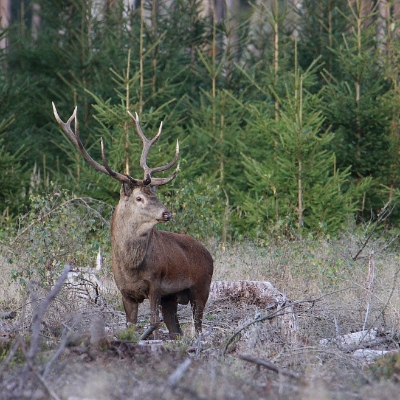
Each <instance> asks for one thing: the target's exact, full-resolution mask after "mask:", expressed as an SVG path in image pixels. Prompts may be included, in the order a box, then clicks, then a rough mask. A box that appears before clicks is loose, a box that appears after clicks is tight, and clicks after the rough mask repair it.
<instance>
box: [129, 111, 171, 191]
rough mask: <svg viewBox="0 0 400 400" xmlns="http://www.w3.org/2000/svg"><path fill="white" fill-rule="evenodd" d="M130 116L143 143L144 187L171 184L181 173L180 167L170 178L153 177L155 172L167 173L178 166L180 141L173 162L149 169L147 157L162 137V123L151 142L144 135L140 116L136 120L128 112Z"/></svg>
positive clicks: (141, 162) (141, 161)
mask: <svg viewBox="0 0 400 400" xmlns="http://www.w3.org/2000/svg"><path fill="white" fill-rule="evenodd" d="M128 114H129V116H130V117H131V118H132V120H133V122H134V123H135V125H136V129H137V133H138V134H139V136H140V138H141V139H142V142H143V150H142V155H141V157H140V166H141V167H142V168H143V170H144V180H143V184H144V185H151V186H162V185H165V184H166V183H168V182H171V181H172V180H173V179H174V178H175V177H176V175H177V173H178V171H179V165H178V167H177V168H176V170H175V171H174V173H173V174H172V175H171V176H170V177H168V178H152V177H151V175H152V174H154V173H155V172H161V171H166V170H167V169H169V168H171V167H173V166H174V165H175V164H176V162H177V161H178V157H179V141H178V140H177V141H176V150H175V156H174V159H173V160H172V161H171V162H169V163H168V164H165V165H163V166H162V167H155V168H149V166H148V165H147V157H148V155H149V152H150V148H151V146H152V145H153V144H154V143H155V142H156V141H157V139H158V138H159V137H160V135H161V131H162V122H161V124H160V128H159V130H158V133H157V135H156V136H154V138H153V139H151V140H149V139H147V138H146V136H145V135H144V133H143V131H142V127H141V126H140V123H139V116H138V114H137V113H135V115H136V118H135V117H134V116H133V115H132V114H131V113H130V112H129V111H128Z"/></svg>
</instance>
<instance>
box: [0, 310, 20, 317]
mask: <svg viewBox="0 0 400 400" xmlns="http://www.w3.org/2000/svg"><path fill="white" fill-rule="evenodd" d="M16 316H17V313H16V312H15V311H8V312H2V313H0V319H14V318H15V317H16Z"/></svg>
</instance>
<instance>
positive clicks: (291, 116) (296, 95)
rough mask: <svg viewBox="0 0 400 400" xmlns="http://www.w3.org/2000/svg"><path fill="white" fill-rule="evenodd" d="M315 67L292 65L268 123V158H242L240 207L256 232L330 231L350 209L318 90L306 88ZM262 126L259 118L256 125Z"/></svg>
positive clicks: (346, 185) (346, 182) (348, 191)
mask: <svg viewBox="0 0 400 400" xmlns="http://www.w3.org/2000/svg"><path fill="white" fill-rule="evenodd" d="M315 69H316V65H315V63H314V64H312V65H311V66H310V68H309V69H307V70H306V71H304V72H301V70H300V69H299V68H297V66H295V70H294V74H293V78H292V82H291V85H290V86H288V88H287V92H286V96H285V97H284V98H281V99H280V103H281V106H282V109H281V111H280V118H279V119H278V120H277V121H275V120H274V121H273V122H271V123H270V132H269V133H270V135H271V137H272V138H273V140H275V142H276V145H275V146H274V150H273V151H272V158H271V159H270V160H267V161H266V162H258V161H255V160H254V159H251V158H249V157H246V156H245V158H244V165H245V167H246V176H247V178H248V181H249V184H250V187H251V189H250V190H251V192H252V193H253V195H251V196H250V195H249V196H244V200H243V211H244V212H245V213H246V215H247V220H246V222H247V223H249V222H253V223H254V224H255V223H256V221H258V223H257V228H256V232H255V234H256V235H261V234H262V233H265V232H268V231H271V230H272V229H274V228H276V227H281V228H282V227H284V228H285V231H286V232H287V233H290V234H297V235H300V236H301V235H302V231H303V230H304V229H307V230H311V231H324V232H334V231H336V230H337V229H338V228H339V227H340V226H341V225H342V223H343V222H344V221H345V219H346V218H347V216H348V215H349V214H351V213H352V212H354V210H355V208H356V205H357V204H356V203H355V202H354V199H353V198H354V196H355V190H354V188H353V187H352V186H351V185H350V184H349V169H347V170H344V171H339V170H336V167H335V155H334V153H332V151H329V144H330V143H331V142H332V140H333V138H334V134H333V133H332V132H330V131H329V130H325V131H324V130H323V128H322V127H323V123H324V117H323V115H322V113H321V111H320V107H321V103H322V101H323V97H322V92H321V91H320V92H318V93H316V94H312V93H310V92H309V90H307V88H310V87H312V86H313V83H314V82H315V79H316V77H315ZM264 128H265V124H264V121H260V122H259V129H264ZM270 151H271V150H270ZM364 188H365V186H364ZM358 190H360V189H358ZM339 211H340V212H339Z"/></svg>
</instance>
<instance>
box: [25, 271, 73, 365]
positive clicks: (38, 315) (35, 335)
mask: <svg viewBox="0 0 400 400" xmlns="http://www.w3.org/2000/svg"><path fill="white" fill-rule="evenodd" d="M70 270H71V266H70V265H69V264H66V265H65V268H64V271H63V272H62V274H61V275H60V277H59V278H58V281H57V283H56V285H55V286H54V288H53V289H52V290H51V291H50V293H49V294H48V295H47V296H46V297H45V299H44V301H43V302H42V304H41V305H40V307H39V309H37V310H35V311H34V314H33V322H32V335H31V345H30V348H29V351H28V354H27V355H26V359H27V362H28V363H31V364H32V365H33V362H34V359H35V356H36V353H37V351H38V346H39V333H40V324H41V323H42V320H43V317H44V314H45V312H46V310H47V308H48V306H49V305H50V303H51V302H52V300H53V299H54V298H55V297H56V296H57V294H58V293H59V292H60V290H61V288H62V286H63V284H64V281H65V280H66V279H67V277H68V272H69V271H70Z"/></svg>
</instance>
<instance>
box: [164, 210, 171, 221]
mask: <svg viewBox="0 0 400 400" xmlns="http://www.w3.org/2000/svg"><path fill="white" fill-rule="evenodd" d="M162 216H163V219H164V221H169V220H170V219H171V218H172V214H171V213H170V212H169V211H165V212H163V215H162Z"/></svg>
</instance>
